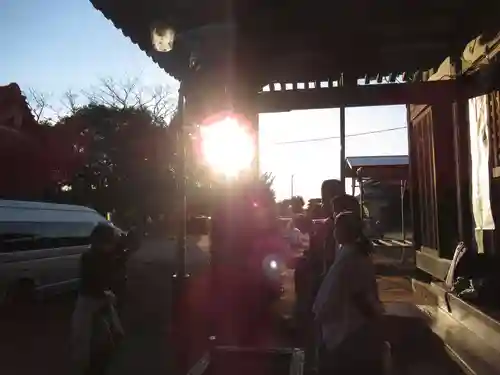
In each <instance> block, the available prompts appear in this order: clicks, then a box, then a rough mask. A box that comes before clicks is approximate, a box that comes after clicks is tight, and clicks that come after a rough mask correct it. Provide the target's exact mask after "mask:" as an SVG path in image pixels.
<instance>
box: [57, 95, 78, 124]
mask: <svg viewBox="0 0 500 375" xmlns="http://www.w3.org/2000/svg"><path fill="white" fill-rule="evenodd" d="M78 96H79V95H78V94H77V93H75V92H74V91H73V90H71V89H69V90H68V91H66V92H65V93H64V94H63V97H62V99H61V105H62V107H63V110H64V111H65V112H69V114H70V115H74V114H75V113H76V111H77V110H78V107H79V105H78V103H77V101H78ZM59 117H60V116H59Z"/></svg>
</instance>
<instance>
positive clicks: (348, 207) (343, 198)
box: [331, 194, 360, 217]
mask: <svg viewBox="0 0 500 375" xmlns="http://www.w3.org/2000/svg"><path fill="white" fill-rule="evenodd" d="M331 210H332V213H333V217H335V216H337V215H338V214H340V213H341V212H344V211H350V212H352V213H354V214H355V215H358V216H359V213H360V205H359V202H358V200H357V199H356V198H355V197H354V196H352V195H349V194H340V195H337V196H336V197H335V198H333V199H332V200H331Z"/></svg>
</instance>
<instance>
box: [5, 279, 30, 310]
mask: <svg viewBox="0 0 500 375" xmlns="http://www.w3.org/2000/svg"><path fill="white" fill-rule="evenodd" d="M5 302H6V305H7V307H9V308H14V309H17V308H23V307H28V306H30V305H32V304H33V303H34V302H35V283H34V282H33V280H29V279H22V280H19V281H18V282H17V283H15V284H14V285H12V286H11V287H10V288H9V290H8V292H7V295H6V298H5Z"/></svg>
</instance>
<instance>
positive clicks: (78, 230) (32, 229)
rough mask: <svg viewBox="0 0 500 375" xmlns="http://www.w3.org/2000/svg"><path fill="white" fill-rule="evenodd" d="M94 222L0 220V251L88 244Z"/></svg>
mask: <svg viewBox="0 0 500 375" xmlns="http://www.w3.org/2000/svg"><path fill="white" fill-rule="evenodd" d="M95 225H96V224H95V223H92V222H85V223H27V222H0V252H13V251H27V250H39V249H50V248H57V247H66V246H81V245H88V244H90V234H91V233H92V230H93V229H94V227H95Z"/></svg>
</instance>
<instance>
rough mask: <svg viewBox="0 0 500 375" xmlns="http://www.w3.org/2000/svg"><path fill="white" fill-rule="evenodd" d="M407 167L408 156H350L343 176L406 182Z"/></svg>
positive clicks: (346, 161)
mask: <svg viewBox="0 0 500 375" xmlns="http://www.w3.org/2000/svg"><path fill="white" fill-rule="evenodd" d="M408 166H409V158H408V155H383V156H350V157H347V158H346V160H345V175H346V177H348V178H359V177H363V178H371V179H375V180H378V181H392V180H407V179H408V172H409V168H408Z"/></svg>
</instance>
